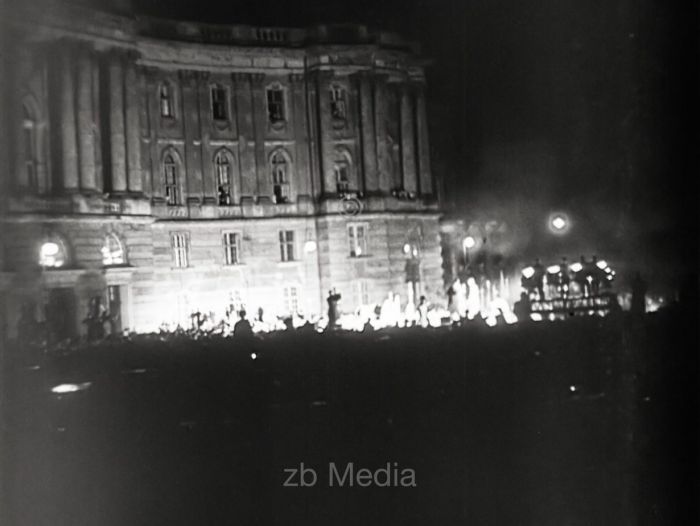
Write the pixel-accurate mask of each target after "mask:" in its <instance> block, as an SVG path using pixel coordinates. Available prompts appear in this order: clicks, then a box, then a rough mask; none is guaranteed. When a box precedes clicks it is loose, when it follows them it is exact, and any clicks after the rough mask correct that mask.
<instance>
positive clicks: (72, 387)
mask: <svg viewBox="0 0 700 526" xmlns="http://www.w3.org/2000/svg"><path fill="white" fill-rule="evenodd" d="M90 385H92V382H83V383H81V384H59V385H57V386H55V387H52V388H51V392H52V393H54V394H67V393H77V392H78V391H84V390H85V389H87V388H88V387H90Z"/></svg>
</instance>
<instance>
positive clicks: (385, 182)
mask: <svg viewBox="0 0 700 526" xmlns="http://www.w3.org/2000/svg"><path fill="white" fill-rule="evenodd" d="M387 90H388V86H387V83H386V79H385V78H383V77H379V76H378V77H376V81H375V85H374V129H375V130H376V137H377V167H378V170H379V174H378V178H377V179H378V180H379V190H380V191H381V192H383V193H389V192H391V190H393V188H392V173H391V170H392V162H391V156H392V152H391V149H390V147H389V144H388V140H387V127H386V119H387V117H388V114H389V101H388V94H387Z"/></svg>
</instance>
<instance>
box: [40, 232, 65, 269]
mask: <svg viewBox="0 0 700 526" xmlns="http://www.w3.org/2000/svg"><path fill="white" fill-rule="evenodd" d="M67 263H68V251H67V250H66V245H65V243H64V242H63V240H62V239H60V238H59V237H56V236H52V237H50V238H48V239H47V240H46V241H45V242H44V243H43V244H42V245H41V248H40V249H39V265H41V266H42V267H44V268H61V267H63V266H65V265H66V264H67Z"/></svg>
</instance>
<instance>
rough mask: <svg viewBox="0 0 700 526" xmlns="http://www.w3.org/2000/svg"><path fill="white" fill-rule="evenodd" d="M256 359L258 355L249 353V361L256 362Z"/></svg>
mask: <svg viewBox="0 0 700 526" xmlns="http://www.w3.org/2000/svg"><path fill="white" fill-rule="evenodd" d="M257 358H258V355H257V354H255V353H254V352H252V353H250V359H251V360H256V359H257Z"/></svg>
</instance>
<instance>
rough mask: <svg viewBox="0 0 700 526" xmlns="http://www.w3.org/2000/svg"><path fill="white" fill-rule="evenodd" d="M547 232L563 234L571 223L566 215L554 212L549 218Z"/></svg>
mask: <svg viewBox="0 0 700 526" xmlns="http://www.w3.org/2000/svg"><path fill="white" fill-rule="evenodd" d="M548 226H549V230H550V232H552V233H553V234H565V233H566V232H568V230H569V228H570V227H571V221H569V218H568V216H567V215H566V214H564V213H562V212H556V213H554V214H552V215H550V216H549V225H548Z"/></svg>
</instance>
